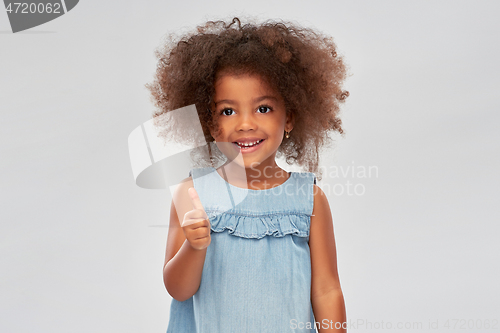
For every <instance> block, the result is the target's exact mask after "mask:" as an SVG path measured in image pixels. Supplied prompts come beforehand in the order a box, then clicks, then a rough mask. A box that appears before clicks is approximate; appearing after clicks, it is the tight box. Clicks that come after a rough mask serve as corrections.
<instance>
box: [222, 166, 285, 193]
mask: <svg viewBox="0 0 500 333" xmlns="http://www.w3.org/2000/svg"><path fill="white" fill-rule="evenodd" d="M272 162H273V163H270V164H267V165H263V164H260V165H254V166H252V167H244V166H242V165H240V164H238V163H236V162H234V161H232V162H226V163H225V164H224V165H222V166H221V167H220V168H219V169H218V170H217V172H218V173H219V175H221V176H222V177H223V178H224V179H225V180H226V181H227V182H228V183H230V184H231V185H234V186H236V187H241V188H248V189H253V190H265V189H268V188H272V187H275V186H279V185H281V184H283V183H284V182H285V181H286V180H287V179H288V177H289V175H288V173H287V172H286V171H285V170H283V169H281V168H280V167H279V166H278V165H277V164H276V162H275V161H274V160H273V161H272Z"/></svg>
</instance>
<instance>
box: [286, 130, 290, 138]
mask: <svg viewBox="0 0 500 333" xmlns="http://www.w3.org/2000/svg"><path fill="white" fill-rule="evenodd" d="M289 137H290V132H288V131H285V138H287V139H288V138H289Z"/></svg>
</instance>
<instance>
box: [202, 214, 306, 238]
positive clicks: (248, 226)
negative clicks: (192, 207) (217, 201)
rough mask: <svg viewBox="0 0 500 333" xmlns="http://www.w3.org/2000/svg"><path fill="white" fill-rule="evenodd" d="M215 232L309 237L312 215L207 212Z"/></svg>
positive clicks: (262, 236)
mask: <svg viewBox="0 0 500 333" xmlns="http://www.w3.org/2000/svg"><path fill="white" fill-rule="evenodd" d="M206 213H207V215H208V218H209V220H210V228H211V229H212V231H213V232H224V231H225V230H227V231H228V234H230V235H233V236H238V237H242V238H255V239H261V238H264V237H265V236H273V237H284V236H286V235H295V236H298V237H309V224H310V216H309V215H307V214H302V213H276V214H267V215H245V214H241V213H231V212H223V213H221V212H214V211H212V212H210V211H207V212H206Z"/></svg>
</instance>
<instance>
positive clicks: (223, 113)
mask: <svg viewBox="0 0 500 333" xmlns="http://www.w3.org/2000/svg"><path fill="white" fill-rule="evenodd" d="M233 113H234V110H233V109H224V110H222V112H221V113H220V114H222V115H224V116H230V115H232V114H233Z"/></svg>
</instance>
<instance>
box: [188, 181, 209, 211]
mask: <svg viewBox="0 0 500 333" xmlns="http://www.w3.org/2000/svg"><path fill="white" fill-rule="evenodd" d="M188 193H189V198H191V203H192V204H193V209H201V210H202V211H205V209H204V208H203V205H202V204H201V200H200V197H199V196H198V193H197V192H196V190H195V189H194V187H190V188H189V189H188Z"/></svg>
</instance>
